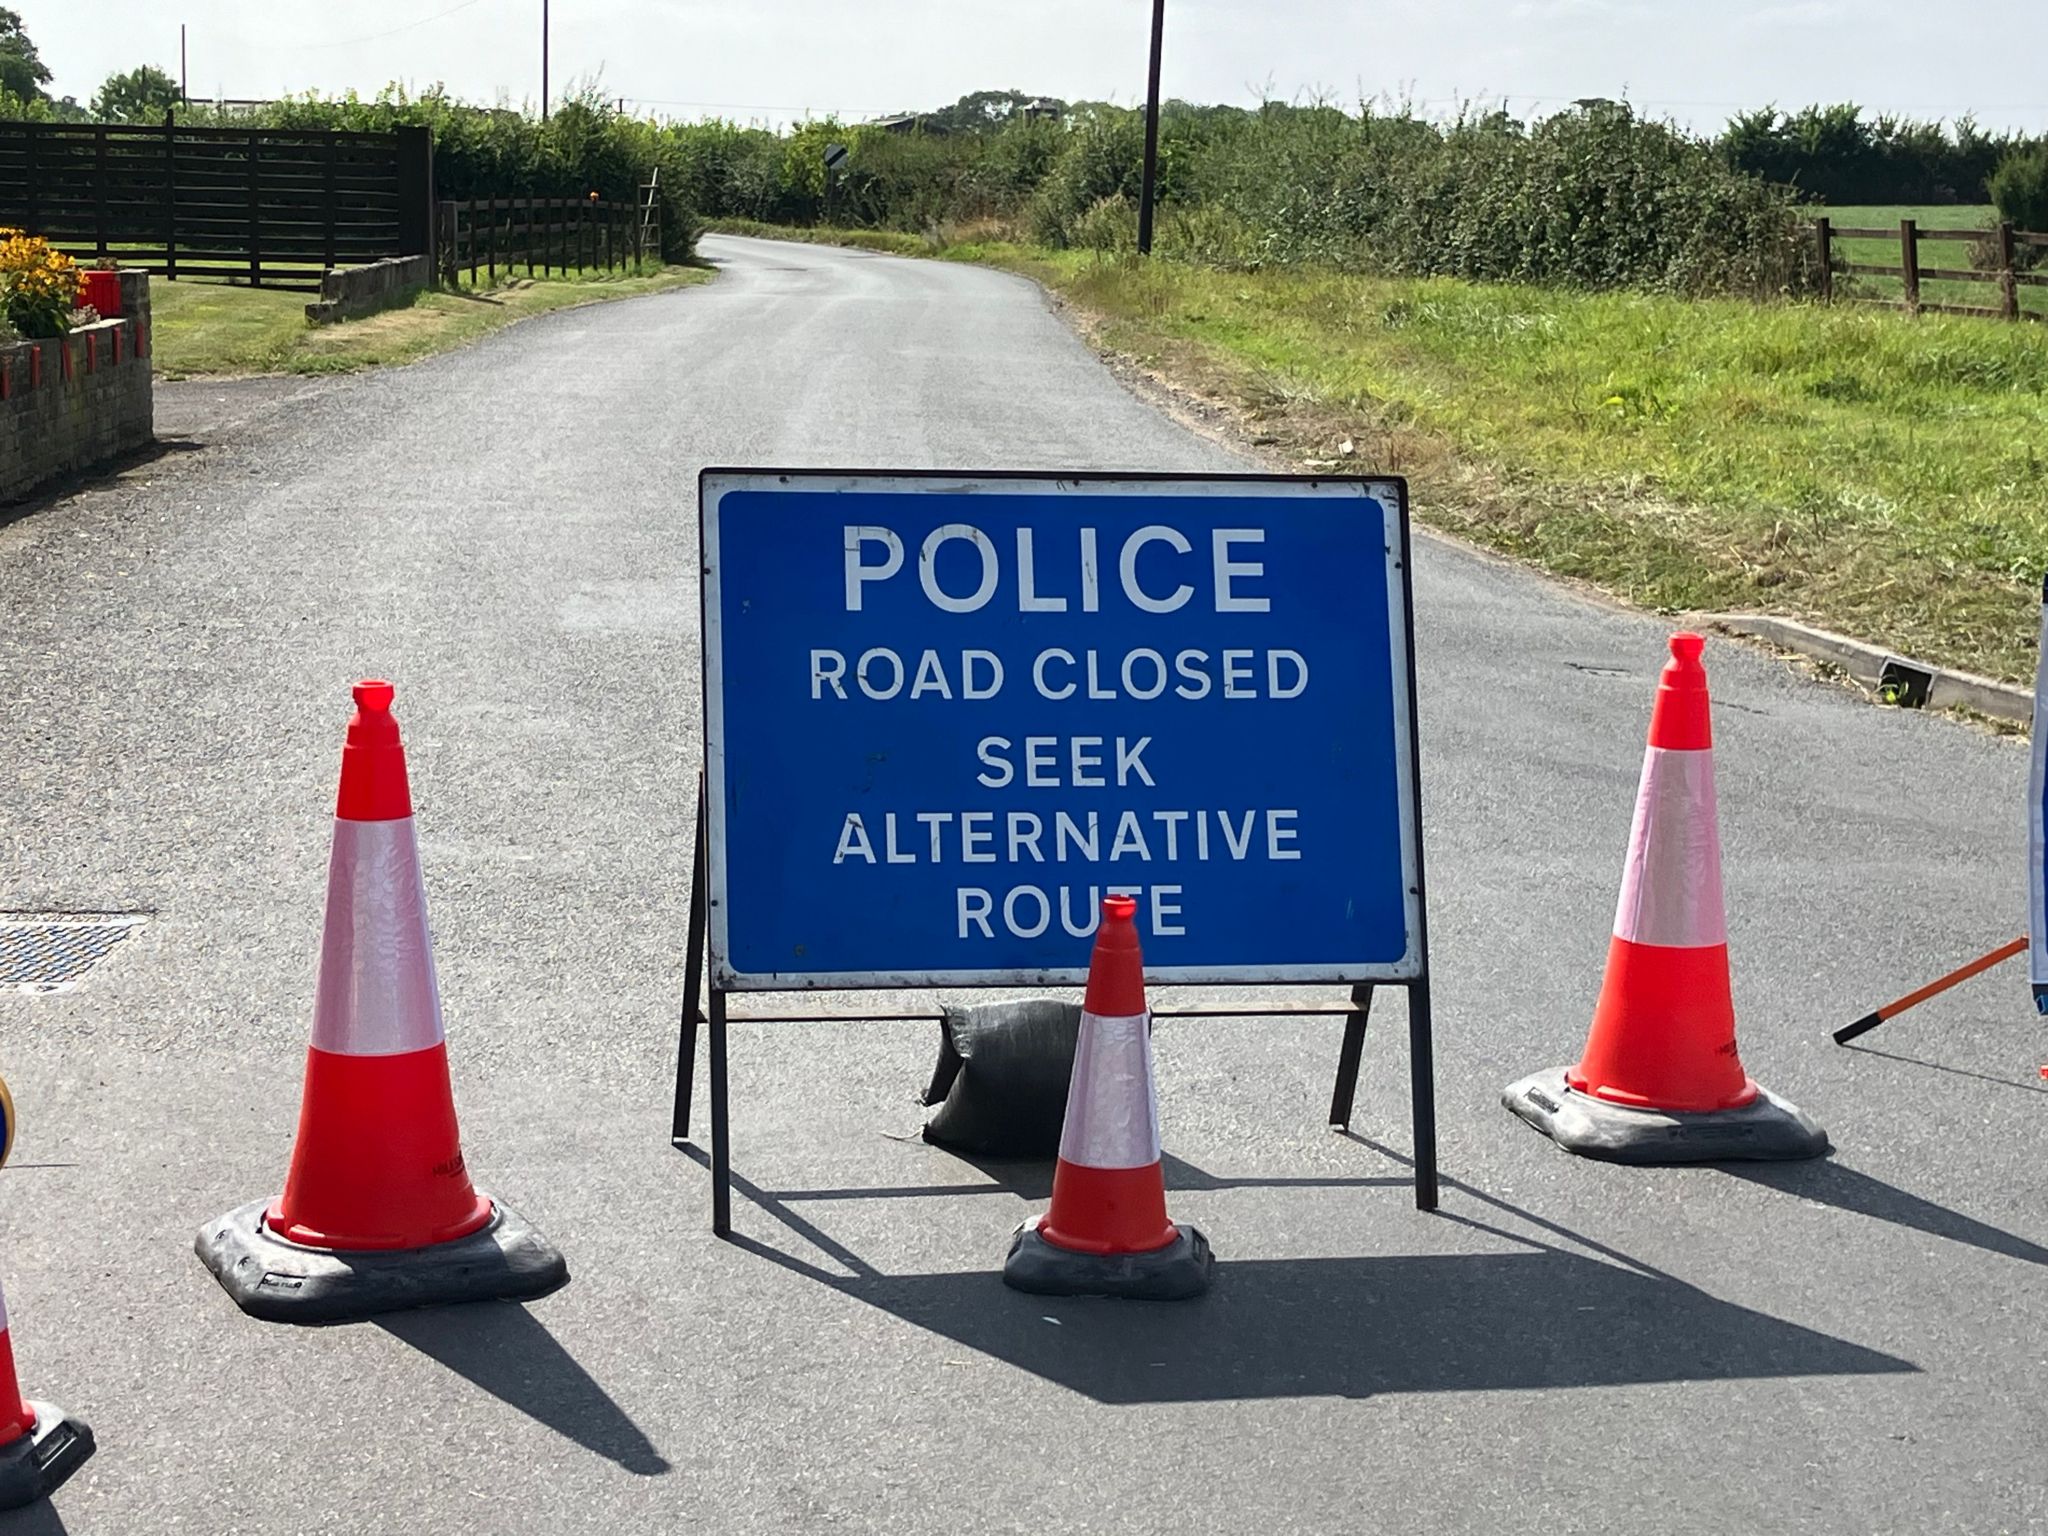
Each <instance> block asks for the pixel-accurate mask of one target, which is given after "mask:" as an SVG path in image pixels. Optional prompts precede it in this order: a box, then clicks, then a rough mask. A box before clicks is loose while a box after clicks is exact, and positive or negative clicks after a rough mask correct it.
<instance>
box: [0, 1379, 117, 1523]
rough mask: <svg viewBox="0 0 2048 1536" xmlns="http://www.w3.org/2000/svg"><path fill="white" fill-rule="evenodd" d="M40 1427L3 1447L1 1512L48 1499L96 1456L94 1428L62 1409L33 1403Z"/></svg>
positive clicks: (0, 1452) (1, 1460) (1, 1450)
mask: <svg viewBox="0 0 2048 1536" xmlns="http://www.w3.org/2000/svg"><path fill="white" fill-rule="evenodd" d="M29 1407H30V1408H31V1409H32V1410H33V1411H34V1412H35V1416H36V1427H35V1428H34V1429H32V1430H30V1431H29V1432H28V1433H27V1434H25V1435H23V1436H22V1437H21V1438H20V1439H19V1440H16V1441H14V1442H12V1443H11V1444H9V1445H6V1446H4V1447H0V1509H19V1508H21V1507H22V1505H24V1504H33V1503H35V1501H36V1500H38V1499H47V1498H48V1497H49V1496H50V1495H51V1494H53V1493H55V1492H56V1491H57V1490H58V1489H59V1488H61V1487H63V1486H64V1482H65V1479H67V1478H68V1477H70V1476H71V1474H72V1473H74V1472H76V1471H77V1470H78V1469H79V1468H80V1467H82V1466H84V1465H85V1463H86V1459H87V1458H88V1457H90V1456H91V1455H92V1453H93V1449H94V1445H93V1438H92V1426H91V1425H89V1424H87V1423H86V1422H85V1421H84V1420H83V1419H74V1418H69V1417H67V1416H66V1415H65V1412H64V1410H63V1409H62V1408H57V1407H53V1406H51V1405H50V1404H49V1403H38V1402H35V1401H34V1400H30V1402H29Z"/></svg>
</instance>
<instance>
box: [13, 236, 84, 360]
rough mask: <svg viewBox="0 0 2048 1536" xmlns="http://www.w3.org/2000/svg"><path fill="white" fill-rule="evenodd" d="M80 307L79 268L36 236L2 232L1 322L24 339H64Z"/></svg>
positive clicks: (67, 257)
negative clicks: (3, 321)
mask: <svg viewBox="0 0 2048 1536" xmlns="http://www.w3.org/2000/svg"><path fill="white" fill-rule="evenodd" d="M77 304H78V268H77V266H76V265H75V264H74V263H73V262H72V260H71V258H70V257H69V256H66V255H64V254H63V253H61V252H59V251H53V250H51V249H50V248H49V246H48V245H46V244H44V242H43V241H42V240H40V239H38V238H37V237H36V236H34V235H28V234H24V233H23V232H22V231H20V230H18V229H0V318H4V319H5V320H6V322H7V324H8V325H9V326H11V327H12V328H13V329H14V330H15V331H17V332H19V333H20V334H21V335H23V336H28V337H43V336H61V335H63V334H64V333H65V332H66V331H68V330H70V329H71V311H72V310H73V309H74V308H75V307H76V306H77Z"/></svg>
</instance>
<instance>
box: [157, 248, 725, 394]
mask: <svg viewBox="0 0 2048 1536" xmlns="http://www.w3.org/2000/svg"><path fill="white" fill-rule="evenodd" d="M711 275H712V274H711V269H710V268H709V267H698V266H691V267H668V268H664V269H662V270H660V271H650V272H648V273H646V274H645V275H643V276H638V277H633V276H624V277H606V276H598V275H596V274H586V275H584V276H581V277H550V278H538V279H533V280H527V279H518V280H509V279H508V280H506V281H504V282H501V283H499V284H498V285H496V286H495V287H494V286H491V285H489V284H480V285H478V286H477V287H474V288H471V287H469V286H467V285H464V286H462V287H458V288H455V289H451V290H445V291H437V292H429V293H423V294H421V295H419V296H418V297H417V298H416V299H414V300H413V302H411V303H410V304H406V305H403V306H401V307H398V308H394V309H388V310H384V311H382V312H380V313H378V314H374V315H365V316H363V317H362V318H360V319H356V320H344V321H342V322H341V323H340V324H337V325H311V324H309V323H307V320H306V302H307V300H308V299H309V298H311V297H313V296H312V295H309V294H304V293H286V292H281V291H279V290H277V289H273V288H239V287H230V286H228V285H227V284H225V283H205V282H176V283H169V282H164V281H162V280H158V281H156V282H154V283H152V284H151V285H150V306H151V311H152V316H153V319H154V322H155V327H156V335H155V339H154V340H155V356H156V367H157V371H158V372H159V373H160V374H161V375H162V376H163V377H165V378H171V379H181V378H191V377H196V376H200V375H219V374H229V375H233V374H255V373H345V372H349V371H351V370H353V369H357V368H368V367H375V366H378V365H381V364H387V363H409V362H412V361H414V360H415V359H417V358H422V357H426V356H428V355H429V354H431V353H434V352H443V351H446V350H447V349H448V348H450V347H459V346H463V345H465V344H467V343H469V342H472V341H475V340H476V339H477V338H478V337H480V336H484V335H487V334H488V333H490V332H491V331H494V330H497V329H499V328H500V327H502V326H506V325H509V324H511V323H512V322H513V321H515V320H521V319H524V318H525V317H526V316H528V315H537V314H543V313H545V312H547V311H548V310H552V309H562V308H566V307H568V306H570V305H575V304H590V303H597V302H600V301H602V300H605V299H623V298H632V297H634V296H636V295H639V294H643V293H658V292H660V291H662V290H663V289H668V288H678V287H683V286H685V285H687V284H691V283H701V282H704V281H706V280H708V279H709V278H710V277H711Z"/></svg>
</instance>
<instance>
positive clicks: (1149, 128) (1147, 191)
mask: <svg viewBox="0 0 2048 1536" xmlns="http://www.w3.org/2000/svg"><path fill="white" fill-rule="evenodd" d="M1165 32H1166V0H1152V75H1151V80H1150V83H1149V84H1147V86H1146V87H1145V180H1144V184H1143V186H1142V187H1140V188H1139V191H1138V254H1139V255H1141V256H1149V255H1151V254H1152V201H1153V198H1154V196H1155V195H1156V193H1157V189H1158V185H1159V43H1160V39H1161V38H1162V37H1163V36H1164V35H1165Z"/></svg>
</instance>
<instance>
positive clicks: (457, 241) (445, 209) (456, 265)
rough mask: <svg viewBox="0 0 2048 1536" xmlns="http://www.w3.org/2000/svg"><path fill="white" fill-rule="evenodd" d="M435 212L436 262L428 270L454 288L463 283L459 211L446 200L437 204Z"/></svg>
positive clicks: (430, 263)
mask: <svg viewBox="0 0 2048 1536" xmlns="http://www.w3.org/2000/svg"><path fill="white" fill-rule="evenodd" d="M434 210H435V217H434V260H433V261H431V262H429V263H428V264H427V270H428V271H430V272H432V273H433V274H434V275H435V277H436V278H438V279H439V280H440V281H441V282H443V283H445V284H447V285H448V286H449V287H450V288H453V287H454V286H455V285H456V284H457V283H459V282H461V281H462V240H461V236H460V233H459V231H458V228H457V224H456V220H457V218H458V217H459V211H458V210H457V208H456V206H455V204H454V203H452V202H450V201H448V200H447V199H446V198H443V199H442V200H441V201H440V202H437V203H436V204H435V205H434Z"/></svg>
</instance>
